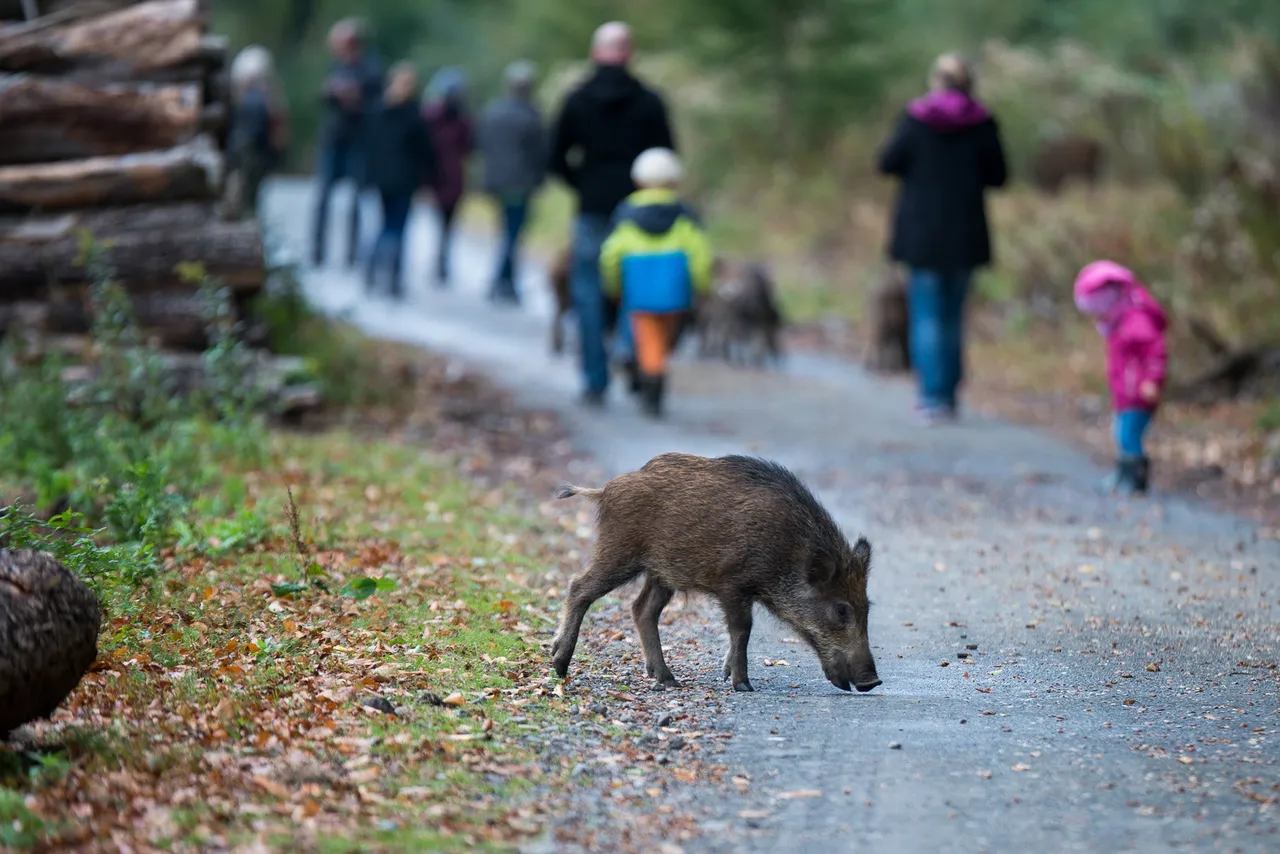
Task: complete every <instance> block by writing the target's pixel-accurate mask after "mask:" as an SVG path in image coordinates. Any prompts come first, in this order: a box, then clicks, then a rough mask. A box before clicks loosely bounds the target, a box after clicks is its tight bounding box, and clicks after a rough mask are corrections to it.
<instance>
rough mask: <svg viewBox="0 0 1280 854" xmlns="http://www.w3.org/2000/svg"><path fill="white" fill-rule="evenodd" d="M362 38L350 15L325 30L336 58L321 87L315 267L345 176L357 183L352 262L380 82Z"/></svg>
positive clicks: (349, 258)
mask: <svg viewBox="0 0 1280 854" xmlns="http://www.w3.org/2000/svg"><path fill="white" fill-rule="evenodd" d="M364 42H365V39H364V31H363V28H362V26H361V24H360V22H359V21H357V20H356V19H354V18H346V19H343V20H341V21H339V22H338V23H336V24H334V25H333V28H332V29H330V30H329V48H330V50H331V51H332V52H333V55H334V61H333V65H332V67H331V68H330V70H329V74H328V76H326V77H325V81H324V84H323V86H322V87H321V89H320V97H321V99H322V100H323V101H324V104H325V117H324V120H323V121H324V124H323V125H322V128H321V131H320V151H319V164H318V170H317V171H318V172H319V178H320V188H319V193H320V197H319V199H318V200H317V203H316V214H315V228H314V230H313V232H312V244H311V258H312V261H313V262H314V263H315V265H316V266H319V265H321V264H323V263H324V255H325V246H326V243H325V239H326V233H327V231H328V227H329V197H330V196H331V195H332V194H333V188H334V186H335V185H336V184H337V183H338V182H339V181H341V180H343V179H344V178H350V179H351V181H352V182H353V183H354V184H355V196H354V198H353V199H352V203H351V215H350V220H349V221H348V243H347V247H348V249H347V264H348V265H353V264H355V261H356V252H357V248H358V244H359V239H360V190H361V189H362V188H363V186H364V183H365V174H364V161H365V148H366V144H367V138H366V137H367V131H368V122H369V117H370V116H372V115H374V113H375V112H376V111H377V110H378V107H379V103H380V101H381V99H382V87H383V71H382V63H381V62H380V61H379V60H378V59H377V57H375V56H373V55H371V54H370V53H368V52H367V51H366V50H365V43H364Z"/></svg>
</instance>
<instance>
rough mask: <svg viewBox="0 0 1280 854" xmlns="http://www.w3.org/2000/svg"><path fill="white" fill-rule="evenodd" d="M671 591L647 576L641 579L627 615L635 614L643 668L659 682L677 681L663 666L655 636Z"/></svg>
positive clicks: (663, 662) (672, 683)
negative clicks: (641, 585) (637, 594)
mask: <svg viewBox="0 0 1280 854" xmlns="http://www.w3.org/2000/svg"><path fill="white" fill-rule="evenodd" d="M675 594H676V592H675V590H673V589H671V588H670V587H668V586H667V585H665V584H663V583H662V582H661V581H659V580H658V579H657V578H656V577H655V576H653V575H650V576H648V577H646V578H645V582H644V587H643V588H642V589H641V590H640V595H639V596H637V597H636V601H635V602H633V603H632V604H631V616H633V617H635V620H636V631H638V632H639V633H640V646H641V648H643V649H644V664H645V669H646V670H648V671H649V675H650V676H652V677H654V679H656V680H657V681H658V684H659V685H679V684H680V683H678V682H676V677H674V676H672V675H671V671H670V670H669V669H668V668H667V662H666V659H664V658H663V657H662V639H661V638H660V637H659V636H658V618H659V617H661V616H662V609H663V608H665V607H667V603H668V602H670V601H671V597H672V596H674V595H675Z"/></svg>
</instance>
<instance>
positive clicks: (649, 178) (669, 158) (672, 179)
mask: <svg viewBox="0 0 1280 854" xmlns="http://www.w3.org/2000/svg"><path fill="white" fill-rule="evenodd" d="M683 179H684V166H682V165H681V163H680V158H679V157H677V156H676V153H675V152H674V151H672V150H671V149H669V148H650V149H647V150H646V151H642V152H641V153H640V156H639V157H637V158H636V162H635V163H633V164H631V180H632V181H634V182H635V185H636V186H637V187H664V186H671V185H674V184H679V183H680V182H681V181H682V180H683Z"/></svg>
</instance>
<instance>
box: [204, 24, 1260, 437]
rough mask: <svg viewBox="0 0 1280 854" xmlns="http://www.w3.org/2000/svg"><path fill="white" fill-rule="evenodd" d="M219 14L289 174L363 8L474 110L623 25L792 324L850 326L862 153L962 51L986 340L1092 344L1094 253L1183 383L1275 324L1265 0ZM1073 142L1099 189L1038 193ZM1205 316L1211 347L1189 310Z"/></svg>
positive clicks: (867, 260) (301, 161)
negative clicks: (288, 109)
mask: <svg viewBox="0 0 1280 854" xmlns="http://www.w3.org/2000/svg"><path fill="white" fill-rule="evenodd" d="M217 14H218V16H219V20H217V21H216V22H215V24H216V26H217V28H218V29H219V30H220V31H221V32H224V33H227V34H228V35H230V36H231V37H232V39H233V42H234V43H235V45H236V46H241V45H243V44H246V43H249V42H251V41H256V42H260V43H263V44H265V45H267V46H268V47H270V48H272V49H273V50H274V51H275V52H276V54H277V57H278V60H279V64H280V67H281V70H282V73H283V76H284V80H285V83H286V89H287V91H288V94H289V96H290V99H291V106H292V110H293V113H294V120H295V123H296V128H295V139H296V141H297V145H296V149H295V151H294V152H293V155H292V158H293V159H292V163H293V166H294V167H295V168H297V169H299V170H306V169H308V168H309V165H310V162H311V155H312V153H311V141H312V138H313V134H314V128H315V124H316V119H317V114H318V110H319V104H318V102H317V99H316V97H315V91H316V87H317V85H318V82H319V80H320V78H321V76H322V74H323V71H324V68H325V66H326V65H327V63H328V61H329V60H328V56H327V54H326V51H325V49H324V38H325V32H326V30H327V28H328V26H329V25H330V24H331V23H332V22H333V21H334V20H336V19H337V18H339V17H342V16H344V15H348V14H358V15H363V16H365V17H366V19H367V20H369V21H370V22H371V24H372V26H373V31H374V41H375V43H376V45H377V48H378V50H379V51H380V53H381V54H382V55H383V57H384V58H385V59H387V60H388V61H390V60H394V59H398V58H404V57H407V58H411V59H413V60H415V61H416V62H417V63H418V64H419V65H420V67H421V68H422V70H423V72H424V73H425V74H430V73H431V72H432V71H434V70H435V69H436V68H438V67H440V66H443V65H455V64H456V65H460V66H462V67H463V68H465V69H466V71H467V73H468V77H469V86H470V90H471V97H472V101H473V103H474V104H475V105H476V106H477V107H478V106H479V105H480V104H481V103H482V102H483V101H484V100H485V99H486V98H487V97H489V96H491V95H492V94H494V93H495V92H496V90H497V88H498V81H499V80H500V74H501V70H502V68H503V66H504V65H505V64H506V63H507V62H508V61H510V60H511V59H514V58H517V57H522V56H523V57H527V58H530V59H533V60H535V61H536V62H538V64H539V66H540V69H541V73H542V83H543V85H542V87H541V91H540V99H541V100H542V102H543V105H544V106H545V107H546V108H547V109H548V112H550V110H551V109H552V108H553V107H554V105H555V104H557V103H558V102H559V99H560V97H561V96H562V94H563V92H564V91H565V90H566V88H567V87H568V86H570V85H571V84H572V82H573V81H574V80H575V79H577V77H578V76H579V75H580V74H581V73H582V70H583V67H584V63H583V60H584V57H585V54H586V51H587V44H588V41H589V38H590V34H591V32H592V30H593V29H594V28H595V27H596V26H597V25H598V24H599V23H601V22H603V21H605V20H609V19H614V18H617V19H623V20H626V21H628V22H629V23H630V24H631V25H632V26H633V28H634V29H635V32H636V42H637V51H638V56H637V68H638V71H639V73H640V74H641V75H642V76H643V77H645V78H646V79H647V80H648V81H649V82H651V83H652V84H654V85H656V86H658V87H660V88H661V89H662V90H663V91H664V92H665V94H666V96H667V98H668V101H669V103H670V104H671V106H672V109H673V111H674V113H675V120H676V132H677V136H678V137H679V143H680V147H681V150H682V153H683V154H684V155H685V156H686V157H687V158H688V160H689V163H690V170H689V171H690V175H691V179H690V184H691V186H690V192H691V194H692V195H693V196H694V197H695V199H696V200H697V201H698V202H699V203H700V204H702V205H703V206H704V207H705V208H706V210H707V212H708V214H709V219H710V221H711V223H712V227H713V232H714V236H715V237H716V238H717V242H718V244H719V245H720V247H721V248H724V249H727V250H728V251H730V252H733V251H735V250H745V251H750V252H752V253H754V254H757V255H761V256H763V257H765V258H767V259H768V260H769V261H770V262H771V263H773V264H774V267H775V271H776V272H777V273H778V278H779V281H780V284H781V286H782V289H783V291H784V299H785V301H786V303H787V305H788V306H789V308H790V310H791V314H792V316H793V317H796V318H798V319H809V318H816V317H826V316H831V315H833V314H835V315H841V316H844V317H848V318H851V319H854V320H856V319H857V318H858V317H859V316H860V314H861V312H862V310H863V305H864V303H865V299H864V295H865V293H866V290H867V288H868V287H869V286H870V285H871V284H872V283H873V282H874V281H875V280H876V278H877V277H878V276H879V275H881V274H882V270H883V262H882V250H881V247H882V245H883V237H884V228H885V204H886V202H887V201H888V200H889V198H890V194H891V192H892V185H891V184H890V183H889V182H888V181H885V180H883V179H881V178H879V177H877V176H876V175H875V174H874V159H875V150H876V147H877V145H878V144H879V143H880V142H881V140H882V139H883V138H884V136H885V134H887V133H888V132H889V130H890V129H891V128H892V125H893V122H894V121H895V120H896V117H897V116H898V114H899V112H900V110H901V109H902V106H903V104H904V102H905V100H906V99H908V98H911V97H914V96H915V95H917V94H920V92H921V91H922V90H923V88H924V82H925V75H926V72H927V69H928V66H929V63H930V61H931V60H932V59H933V57H934V56H936V55H937V54H938V53H939V52H941V51H944V50H953V49H958V50H961V51H964V52H965V53H966V54H967V55H969V56H970V57H971V58H972V59H973V60H974V61H975V63H976V65H977V69H978V75H979V76H978V95H979V97H980V98H982V99H983V100H985V101H986V102H987V103H989V104H990V106H991V107H992V108H993V109H994V110H995V112H996V114H997V116H998V117H999V119H1000V121H1001V126H1002V129H1003V132H1004V135H1005V142H1006V146H1007V148H1008V155H1009V159H1010V166H1011V168H1012V170H1013V180H1014V184H1013V185H1012V186H1011V187H1010V189H1009V190H1008V191H1006V192H1004V193H1001V194H998V196H997V198H995V200H994V214H993V215H994V217H995V220H996V239H997V248H996V251H997V256H998V264H997V266H996V267H995V268H994V269H993V270H991V271H989V272H987V273H985V274H984V275H983V276H982V278H981V280H980V293H981V296H982V297H984V301H985V303H986V304H987V305H989V306H993V307H995V308H996V309H998V310H997V311H995V314H996V316H998V318H999V321H998V322H999V327H998V334H999V336H1001V337H1003V336H1005V335H1006V334H1008V333H1020V332H1022V331H1024V330H1027V329H1030V328H1032V327H1034V326H1035V325H1037V324H1040V325H1042V326H1043V325H1047V326H1049V327H1050V328H1051V331H1053V332H1054V333H1055V334H1057V335H1059V336H1062V335H1066V336H1068V337H1069V338H1071V341H1072V342H1073V343H1075V344H1076V345H1079V346H1086V342H1087V346H1089V347H1090V348H1092V347H1093V343H1094V342H1093V339H1092V338H1088V339H1086V338H1084V337H1079V338H1078V340H1077V339H1076V338H1073V337H1072V336H1076V335H1079V336H1085V335H1086V334H1089V335H1091V334H1093V332H1092V330H1091V329H1089V328H1087V326H1085V325H1084V324H1081V323H1080V322H1079V320H1078V318H1075V317H1074V312H1073V311H1071V310H1070V302H1069V291H1070V282H1071V280H1072V277H1073V276H1074V273H1075V271H1076V270H1078V269H1079V267H1080V266H1081V265H1082V264H1083V263H1085V262H1086V261H1088V260H1092V259H1094V258H1096V257H1099V256H1109V257H1114V258H1116V259H1117V260H1122V261H1124V262H1127V263H1129V264H1131V265H1132V266H1134V267H1135V268H1136V269H1138V270H1139V271H1140V272H1141V274H1142V275H1143V276H1144V277H1146V278H1147V279H1148V281H1150V282H1151V284H1152V285H1153V287H1154V288H1155V289H1156V291H1157V293H1158V294H1160V296H1161V297H1162V298H1163V299H1165V300H1166V301H1167V302H1168V303H1169V305H1170V306H1171V308H1172V309H1173V314H1174V315H1175V318H1177V320H1178V323H1179V324H1180V325H1179V327H1178V329H1177V330H1175V339H1176V340H1177V341H1179V342H1181V345H1185V347H1186V348H1188V353H1190V355H1189V357H1188V358H1184V359H1181V360H1179V363H1178V366H1177V367H1179V369H1181V370H1182V371H1183V372H1188V371H1189V370H1190V368H1191V367H1193V366H1203V364H1204V363H1206V360H1208V359H1209V358H1210V357H1211V356H1212V355H1213V354H1212V350H1213V346H1212V345H1213V342H1212V341H1210V340H1209V338H1210V337H1211V336H1208V335H1207V334H1206V330H1207V329H1212V330H1215V331H1216V334H1217V335H1218V336H1219V337H1221V338H1223V339H1225V340H1223V341H1220V342H1218V343H1219V344H1221V345H1224V346H1233V342H1234V343H1239V342H1245V341H1249V342H1252V341H1257V340H1260V339H1271V338H1274V337H1275V336H1276V335H1277V334H1278V333H1280V312H1277V311H1276V310H1275V307H1276V303H1277V297H1280V287H1278V286H1277V280H1278V273H1280V168H1278V167H1280V61H1278V60H1277V56H1280V54H1278V53H1277V51H1276V40H1277V38H1278V37H1280V3H1276V2H1274V0H1218V2H1214V3H1205V2H1202V0H966V2H951V0H698V2H696V3H695V2H688V0H613V2H607V1H606V0H378V2H363V3H359V2H351V0H346V2H344V0H278V2H271V3H264V2H261V0H222V2H221V3H220V4H218V12H217ZM1067 136H1083V137H1088V138H1090V139H1093V140H1096V141H1097V142H1098V143H1100V145H1101V147H1102V149H1103V152H1104V160H1103V180H1102V182H1101V184H1100V186H1098V187H1096V188H1092V189H1089V188H1084V187H1069V188H1068V189H1067V190H1066V192H1065V193H1063V194H1062V195H1059V196H1049V195H1047V194H1045V193H1043V192H1037V191H1036V190H1035V189H1034V188H1031V187H1029V186H1027V179H1028V176H1029V174H1030V172H1031V164H1032V162H1033V159H1034V158H1035V156H1036V154H1037V152H1038V151H1039V150H1040V148H1041V146H1043V145H1044V144H1045V143H1046V142H1047V141H1051V140H1054V139H1061V138H1063V137H1067ZM569 210H570V206H569V204H568V202H567V198H566V196H565V194H564V193H563V190H560V189H553V190H552V191H551V192H548V193H545V194H544V196H543V198H542V201H541V204H540V213H539V217H538V220H539V222H538V225H537V231H536V235H537V236H540V237H541V239H542V240H543V241H544V242H546V243H548V244H552V243H556V242H558V241H560V240H563V238H564V234H565V233H566V228H565V223H566V220H567V216H568V212H569ZM1193 316H1194V317H1196V318H1198V319H1199V320H1201V321H1203V323H1201V324H1199V326H1200V328H1199V330H1198V333H1199V334H1196V331H1195V330H1193V329H1192V328H1191V327H1190V326H1188V325H1187V324H1186V323H1183V322H1182V321H1184V320H1188V319H1190V318H1192V317H1193ZM1012 337H1026V338H1028V340H1032V338H1031V337H1029V336H1018V335H1013V336H1012ZM1195 347H1199V348H1200V350H1199V351H1194V350H1193V349H1192V348H1195ZM1042 361H1043V360H1042ZM1093 367H1096V366H1091V369H1092V368H1093ZM1050 368H1052V370H1057V371H1060V370H1061V363H1059V364H1058V365H1056V366H1054V365H1046V370H1049V369H1050ZM1091 372H1092V373H1093V374H1096V371H1092V370H1091ZM1024 379H1025V382H1026V383H1027V384H1034V383H1035V382H1036V381H1037V380H1036V378H1035V377H1033V376H1028V377H1025V378H1024ZM1095 380H1096V377H1095ZM1277 421H1278V422H1280V417H1278V418H1277ZM1276 426H1280V423H1277V425H1276Z"/></svg>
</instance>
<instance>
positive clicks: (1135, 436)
mask: <svg viewBox="0 0 1280 854" xmlns="http://www.w3.org/2000/svg"><path fill="white" fill-rule="evenodd" d="M1150 425H1151V413H1150V412H1147V411H1146V410H1143V409H1124V410H1121V411H1120V412H1117V413H1116V417H1115V432H1116V450H1118V451H1119V452H1120V456H1122V457H1145V456H1146V454H1145V453H1143V450H1142V437H1143V436H1144V435H1145V434H1146V432H1147V427H1149V426H1150Z"/></svg>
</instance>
